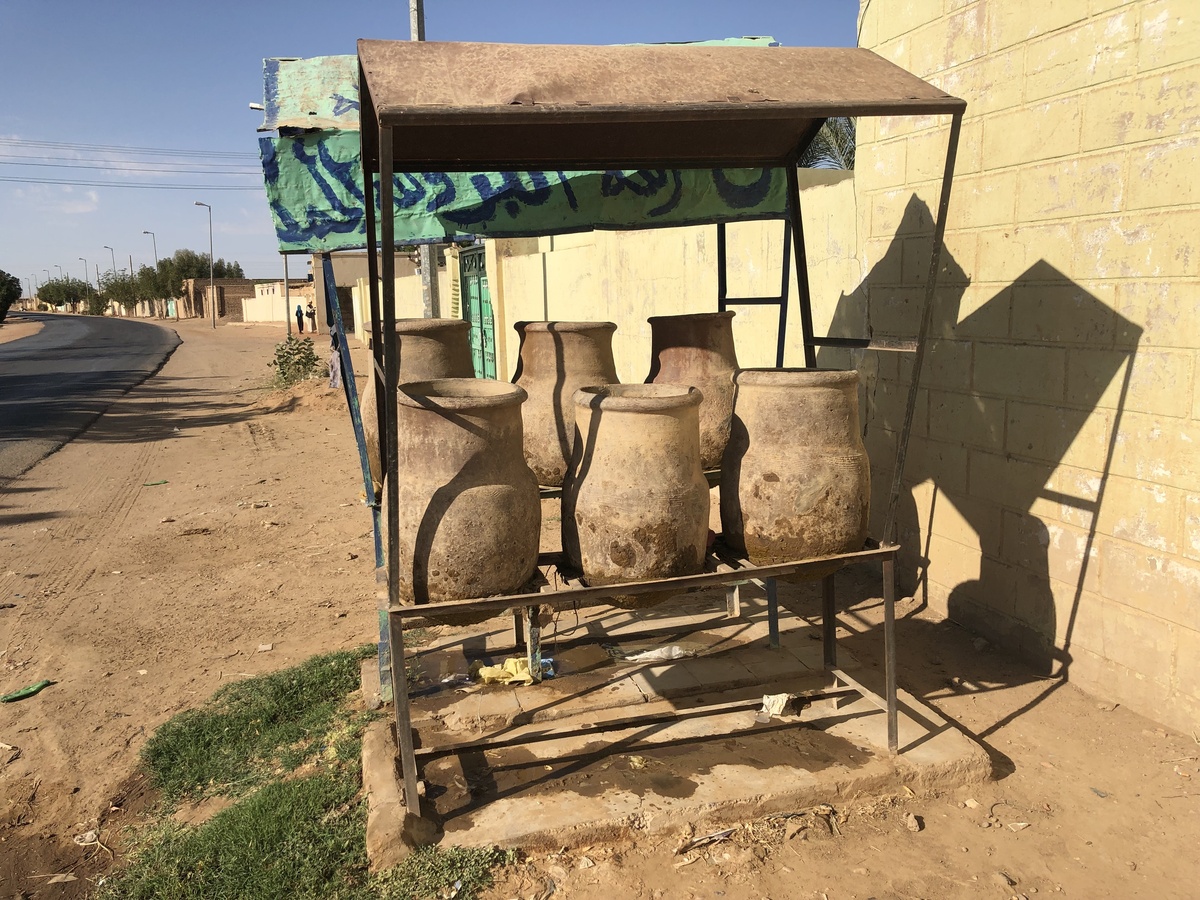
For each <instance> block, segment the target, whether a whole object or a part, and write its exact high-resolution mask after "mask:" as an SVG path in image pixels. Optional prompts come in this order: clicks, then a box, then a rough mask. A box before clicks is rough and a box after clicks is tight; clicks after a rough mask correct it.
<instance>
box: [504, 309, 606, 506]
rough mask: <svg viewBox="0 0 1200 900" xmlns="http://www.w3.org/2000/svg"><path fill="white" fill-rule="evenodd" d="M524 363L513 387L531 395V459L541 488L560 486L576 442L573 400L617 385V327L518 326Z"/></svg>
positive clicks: (525, 410) (599, 324)
mask: <svg viewBox="0 0 1200 900" xmlns="http://www.w3.org/2000/svg"><path fill="white" fill-rule="evenodd" d="M513 327H514V328H515V329H516V331H517V334H519V335H520V336H521V349H520V359H519V362H518V364H517V374H516V377H514V378H513V383H514V384H518V385H520V386H521V387H522V388H524V389H525V391H526V392H527V393H528V394H529V399H528V400H527V401H526V403H525V406H524V408H523V409H522V415H523V416H524V419H525V459H526V461H527V462H528V463H529V467H530V468H531V469H532V470H533V474H534V475H536V476H537V479H538V483H539V484H544V485H560V484H562V483H563V476H564V475H565V474H566V471H567V462H568V461H569V460H570V458H571V448H572V446H573V445H574V442H575V408H574V405H573V401H572V397H574V395H575V392H576V391H577V390H579V389H580V388H582V387H587V386H589V385H596V384H616V383H617V368H616V364H615V362H614V361H613V351H612V336H613V332H615V331H616V330H617V326H616V325H614V324H613V323H612V322H518V323H517V324H516V325H514V326H513Z"/></svg>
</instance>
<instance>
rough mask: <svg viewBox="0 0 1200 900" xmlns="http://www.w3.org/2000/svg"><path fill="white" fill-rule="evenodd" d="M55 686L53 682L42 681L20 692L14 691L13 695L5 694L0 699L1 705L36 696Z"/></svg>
mask: <svg viewBox="0 0 1200 900" xmlns="http://www.w3.org/2000/svg"><path fill="white" fill-rule="evenodd" d="M52 684H54V682H53V681H48V680H42V681H39V682H37V684H31V685H29V686H28V687H23V688H21V689H20V690H18V691H13V692H12V693H11V694H5V695H4V696H3V697H0V703H13V702H15V701H17V700H24V699H25V698H27V697H32V696H33V695H34V694H38V693H41V691H43V690H44V689H45V688H48V687H50V685H52Z"/></svg>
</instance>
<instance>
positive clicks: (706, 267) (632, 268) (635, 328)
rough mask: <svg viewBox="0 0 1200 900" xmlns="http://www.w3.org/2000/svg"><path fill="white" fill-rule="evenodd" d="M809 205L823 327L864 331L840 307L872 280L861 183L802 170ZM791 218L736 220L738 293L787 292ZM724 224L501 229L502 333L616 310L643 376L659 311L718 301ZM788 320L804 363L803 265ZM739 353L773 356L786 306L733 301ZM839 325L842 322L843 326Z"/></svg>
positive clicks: (733, 251)
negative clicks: (555, 231)
mask: <svg viewBox="0 0 1200 900" xmlns="http://www.w3.org/2000/svg"><path fill="white" fill-rule="evenodd" d="M801 186H802V198H801V206H802V210H803V215H804V225H805V231H806V234H807V237H808V256H809V259H808V263H809V265H808V279H809V290H810V293H811V295H812V298H813V314H814V328H815V330H816V331H817V333H819V334H824V333H832V334H844V335H847V336H850V335H853V336H863V335H865V333H866V332H865V331H861V330H855V331H852V330H849V329H852V328H853V329H861V328H862V327H863V326H862V325H861V324H860V323H859V322H857V321H855V322H852V323H844V322H842V321H841V320H840V319H838V318H837V317H838V316H839V315H844V314H843V313H839V312H838V311H839V309H841V308H842V307H844V306H845V304H846V303H847V302H850V303H852V304H853V302H854V301H853V300H849V301H848V300H847V297H848V295H849V294H850V293H851V292H852V290H853V288H854V286H855V285H856V284H857V283H858V282H859V281H860V280H861V265H860V262H859V260H858V248H857V231H856V226H855V194H854V183H853V178H852V176H851V175H850V173H846V172H822V171H815V170H814V171H805V172H802V173H801ZM783 234H784V226H783V223H782V222H778V221H768V222H742V223H735V224H731V225H729V226H728V253H729V294H730V296H731V297H751V296H758V297H761V296H777V295H778V294H779V291H780V287H781V284H782V280H781V276H782V266H783ZM716 241H717V232H716V226H713V225H709V226H697V227H687V228H664V229H653V230H644V231H595V232H587V233H585V234H572V235H558V236H554V237H543V238H539V239H537V241H536V242H535V241H532V240H530V241H521V242H519V243H517V242H511V246H506V245H509V244H510V242H506V241H496V242H493V243H494V244H496V251H495V254H494V257H495V263H494V264H493V263H492V262H491V258H489V265H490V266H492V268H490V269H489V272H493V270H494V271H498V272H499V273H500V278H499V281H500V284H501V287H500V289H499V290H497V287H496V278H495V276H494V275H490V276H489V278H490V281H491V285H492V298H493V303H494V305H495V307H496V331H497V338H499V336H500V334H501V332H503V333H505V335H506V336H508V337H515V335H514V333H513V331H512V328H513V325H514V324H515V323H516V322H519V321H522V320H544V319H557V320H606V321H612V322H615V323H616V324H617V333H616V335H615V336H614V338H613V355H614V357H615V360H616V364H617V375H618V376H619V377H620V378H621V380H622V381H624V382H641V381H643V380H644V379H645V377H646V375H647V373H648V372H649V370H650V326H649V325H648V324H647V321H646V320H647V318H648V317H649V316H652V315H676V314H682V313H688V312H703V311H707V310H715V309H716V308H717V247H716ZM788 287H789V291H788V305H789V316H790V319H789V323H788V327H787V343H786V347H785V362H786V363H787V364H788V365H802V364H803V359H804V352H803V343H802V339H801V332H800V322H799V314H798V311H797V310H798V305H797V304H798V302H799V301H798V299H797V298H798V294H797V287H796V276H795V273H794V271H793V272H792V273H791V275H790V277H789V279H788ZM730 309H733V310H734V311H735V312H736V313H737V315H736V317H735V318H734V323H733V329H734V340H735V343H736V346H737V351H738V361H739V363H740V364H741V365H743V366H773V365H774V364H775V358H776V346H777V336H778V314H777V311H776V309H775V308H774V307H750V306H738V305H737V304H736V303H731V305H730ZM839 329H840V330H839ZM517 356H518V345H517V341H516V340H507V341H506V343H505V352H504V353H503V354H502V357H501V358H502V360H503V362H504V364H505V366H506V368H504V370H503V371H502V372H501V373H500V376H501V377H503V378H511V377H512V375H513V373H514V372H515V371H516V365H517Z"/></svg>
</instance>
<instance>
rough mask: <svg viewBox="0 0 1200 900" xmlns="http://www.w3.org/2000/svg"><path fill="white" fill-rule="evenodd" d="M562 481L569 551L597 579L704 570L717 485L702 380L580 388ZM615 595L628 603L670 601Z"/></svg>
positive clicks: (590, 580)
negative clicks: (704, 427) (704, 432)
mask: <svg viewBox="0 0 1200 900" xmlns="http://www.w3.org/2000/svg"><path fill="white" fill-rule="evenodd" d="M574 401H575V414H576V420H575V421H576V427H577V431H576V435H575V449H574V452H573V454H572V456H571V466H570V469H569V470H568V473H567V477H566V480H565V482H564V483H563V497H562V535H563V550H564V551H565V553H566V555H567V558H568V559H569V560H570V561H571V563H572V564H573V565H574V566H576V567H577V568H579V569H580V570H582V572H583V575H584V579H585V581H586V582H587V583H588V584H589V585H607V584H619V583H621V582H624V581H638V580H642V579H650V578H671V577H674V576H677V575H694V574H696V573H697V572H700V571H702V570H703V568H704V556H705V552H706V549H707V539H708V511H709V499H708V482H707V481H706V480H705V478H704V472H703V471H702V470H701V468H700V418H699V408H700V401H701V395H700V392H699V391H698V390H696V388H694V387H689V386H686V385H668V384H614V385H601V386H597V387H586V388H583V389H582V390H580V391H579V392H578V393H576V394H575V398H574ZM668 596H670V593H666V594H659V595H655V596H651V597H644V596H643V597H638V596H631V597H629V598H620V597H617V598H614V600H615V601H616V602H618V603H622V601H625V600H627V601H628V603H622V605H638V604H639V603H646V602H653V601H655V600H661V599H665V598H666V597H668Z"/></svg>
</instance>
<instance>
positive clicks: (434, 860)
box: [374, 847, 516, 900]
mask: <svg viewBox="0 0 1200 900" xmlns="http://www.w3.org/2000/svg"><path fill="white" fill-rule="evenodd" d="M515 855H516V854H515V852H514V851H512V850H499V849H497V848H496V847H485V848H475V847H448V848H446V849H445V850H442V849H440V848H437V847H423V848H421V849H420V850H418V851H416V852H415V853H413V855H412V856H410V857H408V858H407V859H406V860H404V862H402V863H401V864H400V865H398V866H396V868H394V869H392V870H391V871H390V872H387V873H385V874H383V875H381V876H380V877H379V878H377V879H376V880H375V885H374V886H375V888H376V889H377V891H378V893H377V894H376V895H375V896H380V897H388V898H395V900H401V898H403V900H426V898H430V900H438V898H442V897H455V898H456V900H469V898H472V897H475V896H477V895H478V893H479V891H482V890H483V889H484V888H487V887H490V886H491V884H492V870H493V869H494V868H496V867H497V866H502V865H510V864H512V863H513V862H514V861H515V859H514V857H515Z"/></svg>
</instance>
